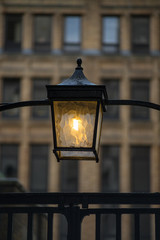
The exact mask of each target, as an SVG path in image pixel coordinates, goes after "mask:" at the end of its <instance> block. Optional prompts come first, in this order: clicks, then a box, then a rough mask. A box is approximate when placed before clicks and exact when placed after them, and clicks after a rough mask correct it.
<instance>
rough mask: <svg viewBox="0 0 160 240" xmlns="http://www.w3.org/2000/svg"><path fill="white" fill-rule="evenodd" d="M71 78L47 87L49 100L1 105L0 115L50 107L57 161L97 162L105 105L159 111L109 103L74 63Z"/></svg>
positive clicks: (152, 105)
mask: <svg viewBox="0 0 160 240" xmlns="http://www.w3.org/2000/svg"><path fill="white" fill-rule="evenodd" d="M77 64H78V66H77V68H76V69H75V72H74V73H73V75H72V76H71V77H70V78H68V79H66V80H65V81H63V82H62V83H61V84H59V85H56V86H54V85H53V86H52V85H47V94H48V98H47V99H45V100H34V101H33V100H31V101H23V102H15V103H0V112H2V111H6V110H9V109H14V108H20V107H28V106H51V113H52V125H53V139H54V150H53V152H54V154H55V156H56V158H57V160H58V161H60V160H96V161H97V162H98V160H99V159H98V150H99V143H100V135H101V126H102V118H103V112H105V111H106V105H129V106H141V107H147V108H152V109H156V110H158V111H160V105H158V104H155V103H151V102H145V101H139V100H129V99H126V100H125V99H124V100H121V99H120V100H109V99H108V97H107V91H106V88H105V86H103V85H95V84H93V83H91V82H89V81H88V80H87V79H86V77H85V76H84V74H83V68H82V67H81V64H82V60H81V59H78V60H77Z"/></svg>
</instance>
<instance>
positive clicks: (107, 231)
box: [101, 146, 120, 240]
mask: <svg viewBox="0 0 160 240" xmlns="http://www.w3.org/2000/svg"><path fill="white" fill-rule="evenodd" d="M119 152H120V148H119V146H102V163H101V177H102V178H101V190H102V192H119ZM110 207H112V205H110ZM101 222H102V225H101V239H106V240H110V239H115V237H116V218H115V215H114V214H103V215H102V216H101Z"/></svg>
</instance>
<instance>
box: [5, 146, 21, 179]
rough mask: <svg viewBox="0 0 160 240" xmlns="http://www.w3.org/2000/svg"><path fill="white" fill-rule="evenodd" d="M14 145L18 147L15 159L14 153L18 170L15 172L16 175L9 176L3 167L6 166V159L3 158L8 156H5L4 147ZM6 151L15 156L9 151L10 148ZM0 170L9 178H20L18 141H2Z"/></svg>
mask: <svg viewBox="0 0 160 240" xmlns="http://www.w3.org/2000/svg"><path fill="white" fill-rule="evenodd" d="M13 146H14V147H16V154H15V155H16V159H15V155H14V160H15V163H16V172H15V175H16V176H14V177H13V176H11V177H9V176H6V175H5V173H4V169H3V168H4V159H3V158H5V160H6V159H7V158H6V155H5V157H4V155H3V150H2V148H3V147H6V148H9V147H13ZM4 150H5V149H4ZM5 152H6V153H9V155H12V156H13V154H11V152H10V151H8V149H7V151H5ZM0 170H1V172H2V174H4V176H5V177H7V178H18V173H19V144H18V143H1V144H0Z"/></svg>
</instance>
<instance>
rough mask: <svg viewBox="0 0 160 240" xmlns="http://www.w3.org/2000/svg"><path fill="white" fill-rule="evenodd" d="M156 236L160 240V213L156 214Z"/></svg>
mask: <svg viewBox="0 0 160 240" xmlns="http://www.w3.org/2000/svg"><path fill="white" fill-rule="evenodd" d="M155 236H156V240H159V239H160V213H156V214H155Z"/></svg>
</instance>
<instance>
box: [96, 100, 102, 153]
mask: <svg viewBox="0 0 160 240" xmlns="http://www.w3.org/2000/svg"><path fill="white" fill-rule="evenodd" d="M102 118H103V110H102V105H101V104H100V106H99V115H98V125H97V137H96V152H97V153H98V151H99V144H100V137H101V128H102Z"/></svg>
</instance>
